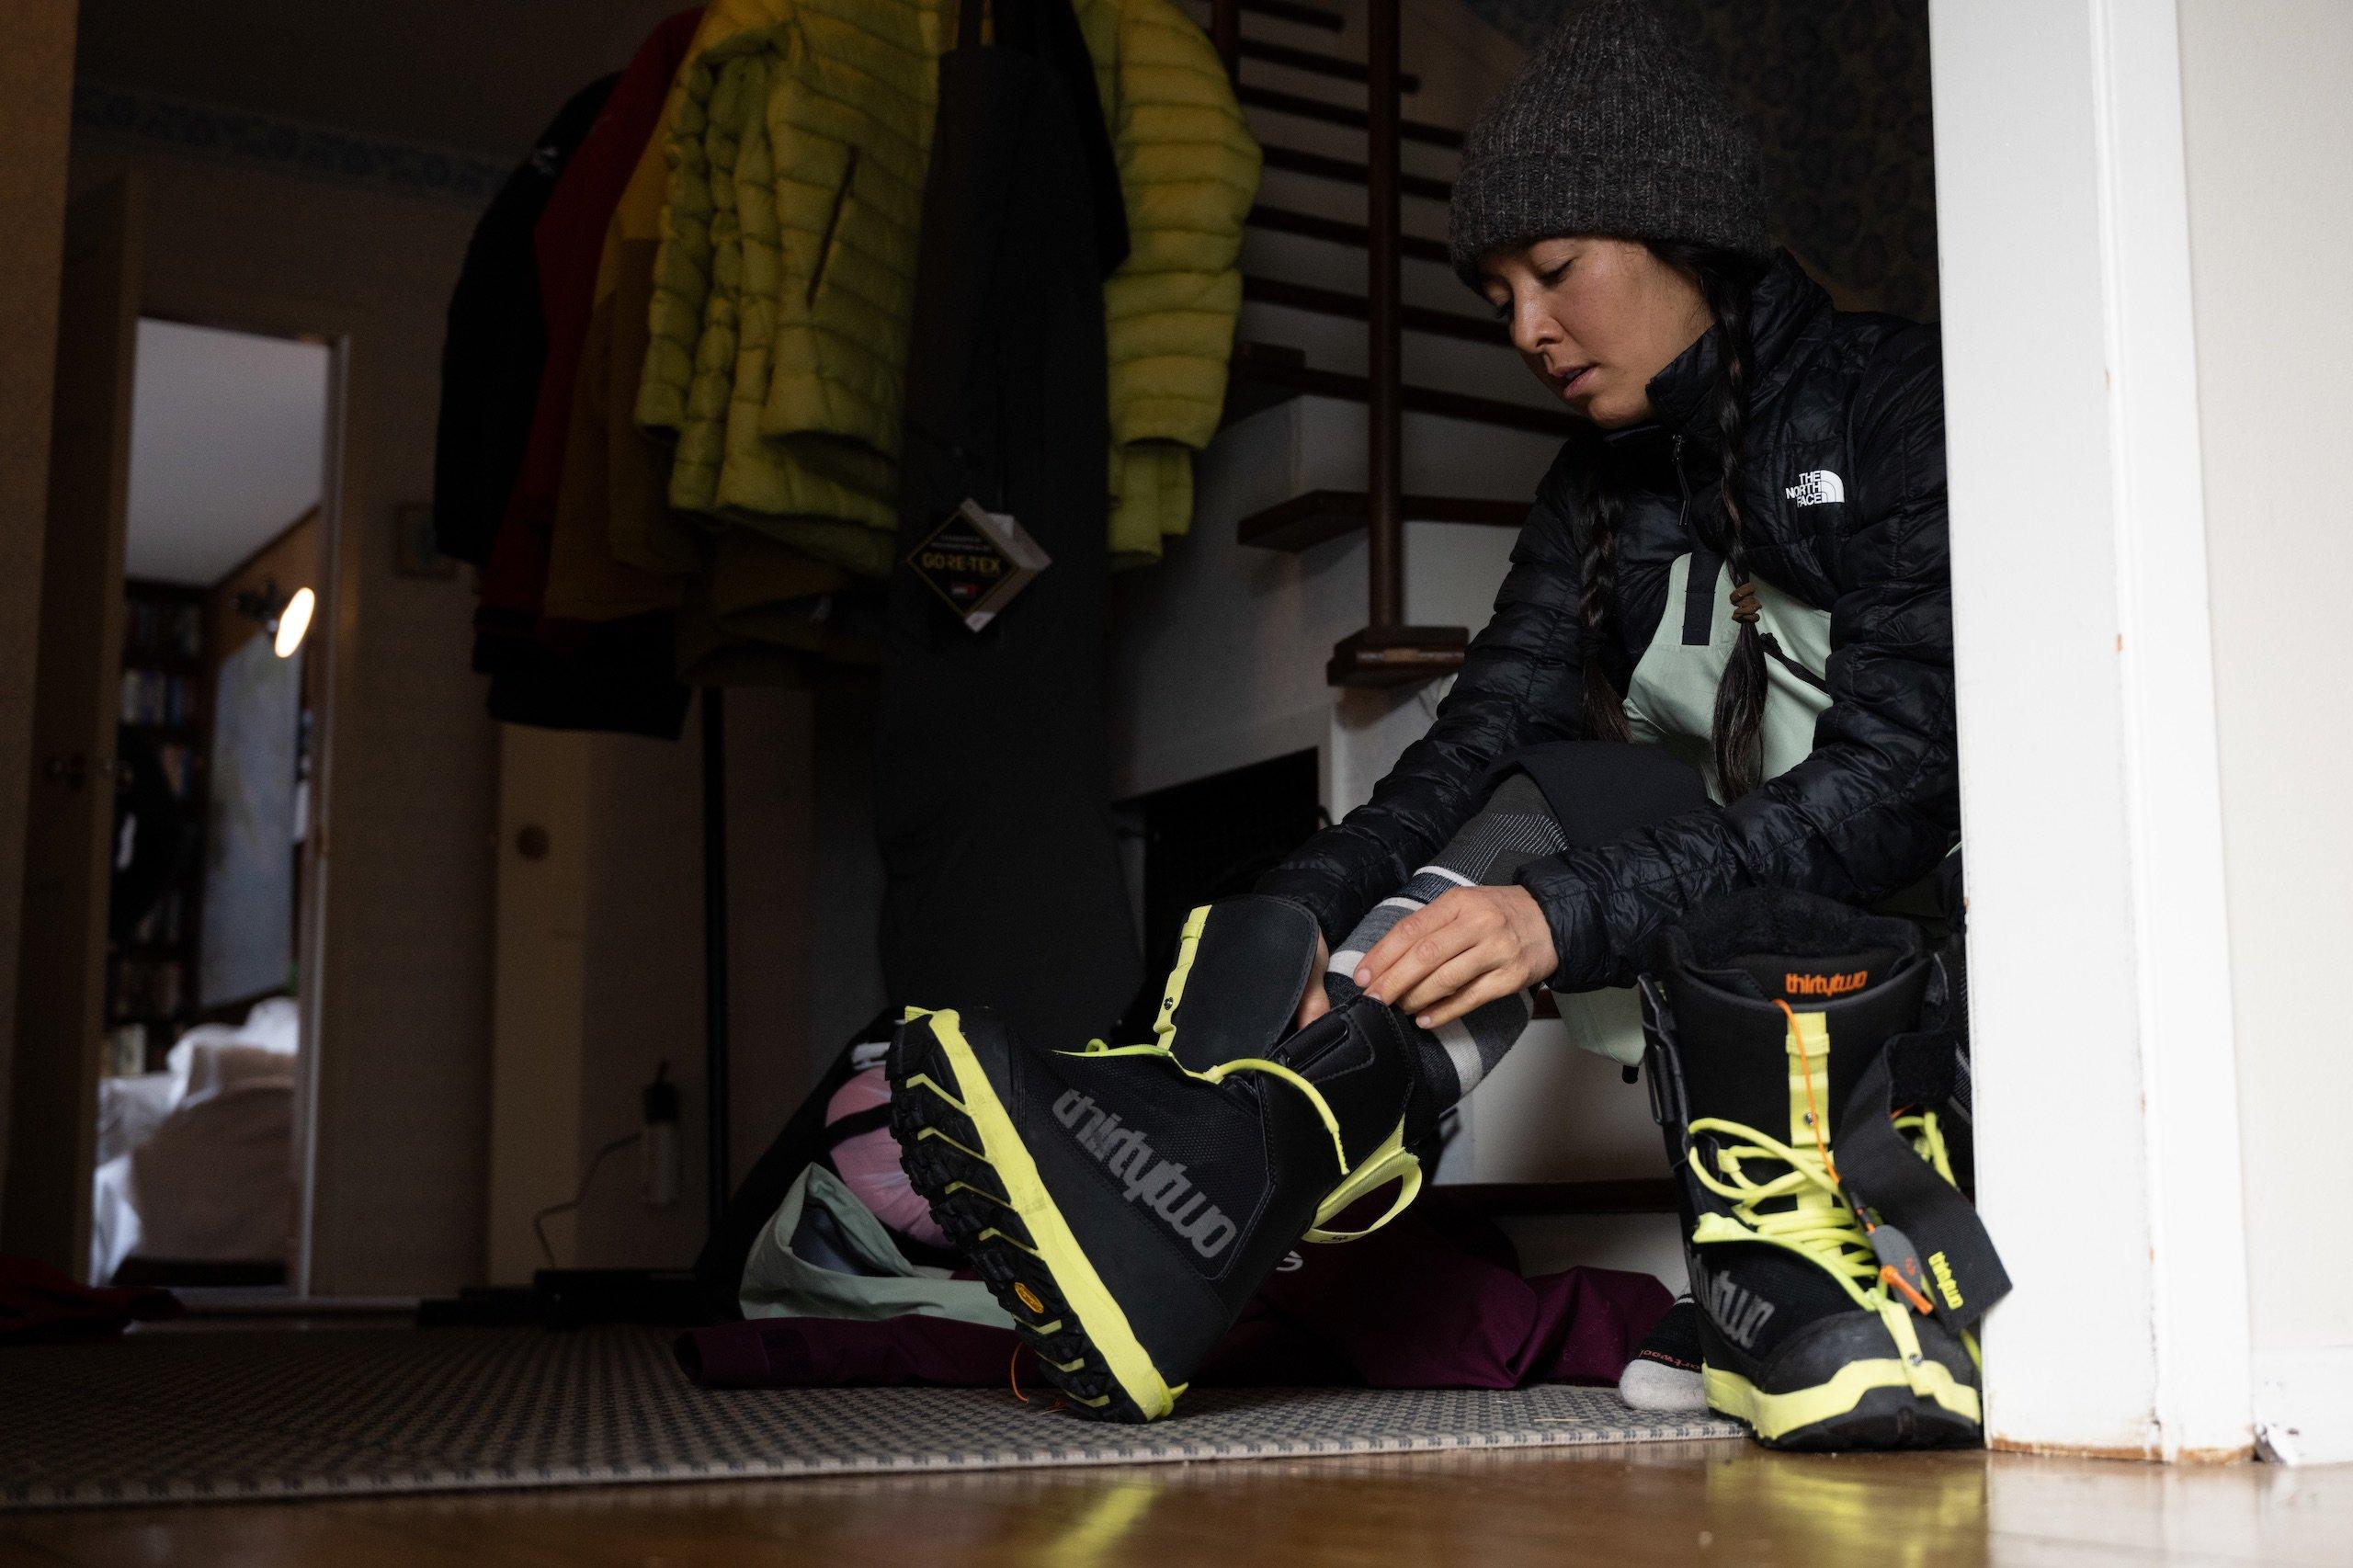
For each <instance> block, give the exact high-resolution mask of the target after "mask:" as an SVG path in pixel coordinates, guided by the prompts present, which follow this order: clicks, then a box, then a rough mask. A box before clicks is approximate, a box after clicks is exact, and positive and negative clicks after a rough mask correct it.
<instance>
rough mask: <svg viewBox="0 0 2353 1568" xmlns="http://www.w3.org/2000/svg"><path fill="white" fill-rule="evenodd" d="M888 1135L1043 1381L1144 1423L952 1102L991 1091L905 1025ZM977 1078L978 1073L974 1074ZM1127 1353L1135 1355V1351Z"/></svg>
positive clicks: (1094, 1411)
mask: <svg viewBox="0 0 2353 1568" xmlns="http://www.w3.org/2000/svg"><path fill="white" fill-rule="evenodd" d="M888 1072H889V1077H890V1080H891V1087H892V1096H891V1131H892V1133H893V1134H894V1135H895V1136H896V1137H897V1139H898V1141H899V1149H900V1164H901V1165H903V1166H904V1168H905V1170H906V1173H907V1176H908V1178H909V1180H911V1181H912V1182H913V1183H914V1184H915V1190H916V1191H917V1192H919V1193H921V1194H922V1195H923V1197H924V1199H925V1201H926V1202H927V1203H929V1204H930V1205H931V1213H932V1218H933V1219H934V1220H936V1221H938V1223H939V1227H940V1228H941V1229H942V1230H944V1231H946V1232H947V1233H948V1234H949V1238H950V1239H951V1240H953V1241H954V1242H955V1244H956V1245H957V1246H958V1247H959V1248H960V1249H961V1250H962V1251H963V1253H964V1254H965V1255H966V1256H969V1257H970V1258H971V1259H972V1266H973V1267H975V1268H977V1269H978V1270H979V1271H980V1274H981V1278H983V1280H985V1281H986V1282H987V1284H988V1288H989V1293H990V1294H991V1295H993V1296H995V1298H996V1300H997V1303H998V1304H999V1305H1000V1306H1002V1307H1004V1308H1005V1310H1006V1312H1007V1313H1008V1314H1009V1315H1010V1316H1011V1317H1012V1319H1013V1322H1014V1326H1015V1329H1016V1330H1017V1332H1018V1333H1019V1335H1020V1336H1021V1341H1022V1343H1023V1344H1024V1345H1026V1346H1029V1349H1030V1351H1031V1352H1032V1354H1033V1355H1034V1356H1035V1358H1036V1361H1035V1366H1036V1369H1037V1370H1038V1372H1039V1373H1040V1376H1042V1377H1043V1378H1044V1380H1045V1381H1048V1382H1049V1383H1051V1384H1052V1385H1053V1386H1054V1388H1055V1389H1056V1390H1058V1391H1059V1392H1061V1393H1062V1395H1063V1399H1064V1400H1065V1401H1066V1402H1067V1403H1068V1404H1069V1406H1070V1408H1071V1409H1073V1410H1074V1411H1075V1412H1076V1413H1077V1414H1079V1415H1085V1416H1088V1417H1090V1418H1093V1419H1096V1420H1104V1421H1129V1422H1143V1421H1150V1420H1152V1419H1154V1415H1158V1414H1165V1412H1147V1411H1145V1410H1144V1409H1142V1407H1141V1406H1140V1405H1138V1404H1137V1403H1136V1401H1135V1400H1134V1399H1133V1398H1132V1397H1131V1396H1130V1395H1129V1393H1128V1392H1127V1391H1126V1389H1125V1388H1123V1387H1122V1386H1121V1384H1120V1378H1119V1375H1118V1374H1117V1373H1116V1372H1115V1371H1114V1370H1113V1369H1112V1368H1111V1365H1110V1361H1109V1358H1108V1356H1107V1355H1106V1354H1105V1352H1104V1349H1103V1347H1101V1346H1097V1344H1096V1343H1095V1342H1094V1340H1093V1339H1092V1338H1091V1337H1090V1336H1089V1335H1088V1333H1087V1331H1086V1326H1085V1324H1083V1323H1082V1322H1081V1320H1080V1314H1079V1312H1077V1310H1076V1309H1075V1308H1074V1306H1073V1305H1072V1303H1071V1301H1070V1300H1069V1295H1068V1293H1067V1292H1066V1291H1065V1290H1063V1287H1062V1286H1061V1284H1059V1283H1058V1282H1057V1281H1056V1279H1055V1278H1054V1272H1053V1270H1052V1269H1051V1267H1048V1265H1047V1263H1046V1261H1045V1259H1044V1258H1043V1257H1041V1256H1039V1255H1040V1251H1041V1249H1040V1246H1039V1245H1038V1244H1037V1240H1036V1238H1035V1236H1034V1235H1033V1233H1032V1228H1033V1224H1035V1223H1036V1221H1035V1219H1034V1218H1033V1217H1032V1216H1029V1215H1025V1214H1024V1213H1022V1211H1021V1210H1019V1209H1018V1208H1017V1207H1016V1206H1015V1205H1014V1204H1013V1203H1012V1202H1011V1201H1010V1200H1009V1199H1008V1198H1007V1197H1006V1186H1007V1184H1006V1182H1005V1181H1004V1180H1003V1179H1002V1178H1001V1177H1000V1176H999V1175H998V1173H997V1171H996V1169H995V1166H994V1165H992V1164H991V1163H990V1159H989V1154H990V1149H989V1142H988V1140H987V1139H986V1137H985V1136H984V1135H983V1132H982V1131H981V1129H980V1128H979V1127H978V1126H976V1125H975V1124H974V1121H973V1119H972V1117H971V1116H969V1115H967V1114H966V1113H965V1111H964V1110H962V1109H961V1108H959V1105H958V1104H957V1103H956V1102H955V1101H951V1100H950V1099H949V1095H954V1096H957V1097H958V1099H959V1100H961V1101H962V1102H963V1103H964V1104H967V1105H969V1104H972V1096H977V1095H985V1096H989V1097H990V1098H991V1099H992V1100H995V1090H994V1089H993V1088H992V1087H991V1086H990V1085H988V1083H987V1082H986V1080H985V1079H984V1078H983V1079H981V1080H980V1081H978V1082H973V1081H972V1080H971V1079H970V1078H968V1077H967V1076H966V1075H965V1074H960V1073H958V1072H957V1070H956V1067H955V1065H954V1063H953V1062H951V1061H950V1060H949V1054H948V1052H947V1051H946V1050H945V1049H944V1048H943V1047H942V1046H941V1044H940V1042H939V1040H938V1039H937V1038H936V1036H935V1034H934V1032H933V1029H932V1028H915V1027H914V1026H913V1025H912V1024H910V1025H908V1026H905V1027H904V1028H901V1029H900V1031H899V1034H898V1038H897V1039H896V1040H894V1041H893V1042H892V1047H891V1052H890V1056H889V1058H888ZM975 1076H977V1075H975ZM1133 1353H1136V1354H1141V1347H1140V1346H1137V1347H1134V1350H1133Z"/></svg>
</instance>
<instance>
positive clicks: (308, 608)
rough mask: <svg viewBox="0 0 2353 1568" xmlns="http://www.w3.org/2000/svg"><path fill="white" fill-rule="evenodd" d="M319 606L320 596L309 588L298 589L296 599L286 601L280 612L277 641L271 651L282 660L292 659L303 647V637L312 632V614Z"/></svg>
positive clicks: (273, 643) (271, 646)
mask: <svg viewBox="0 0 2353 1568" xmlns="http://www.w3.org/2000/svg"><path fill="white" fill-rule="evenodd" d="M318 606H319V597H318V595H316V594H314V593H313V592H311V590H310V589H308V588H297V589H295V590H294V597H292V598H290V599H289V600H287V601H286V608H284V609H282V610H280V611H279V612H278V631H277V633H276V637H277V640H276V641H275V642H272V643H271V644H270V651H271V652H272V653H276V654H277V655H278V657H279V658H281V659H290V658H292V657H293V656H294V650H295V649H297V648H300V647H301V645H302V636H303V634H304V633H305V632H307V631H310V630H311V612H312V611H313V610H314V609H316V608H318Z"/></svg>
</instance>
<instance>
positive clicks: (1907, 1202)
mask: <svg viewBox="0 0 2353 1568" xmlns="http://www.w3.org/2000/svg"><path fill="white" fill-rule="evenodd" d="M1954 1049H1955V1041H1954V1040H1953V1037H1952V1035H1951V1034H1949V1032H1947V1031H1945V1030H1942V1029H1937V1030H1928V1031H1924V1032H1919V1033H1914V1034H1904V1035H1897V1036H1895V1037H1894V1038H1893V1039H1892V1040H1889V1041H1888V1042H1887V1048H1886V1049H1885V1050H1884V1051H1881V1052H1880V1054H1879V1056H1878V1058H1877V1059H1876V1060H1874V1061H1873V1062H1871V1064H1870V1068H1869V1070H1867V1071H1866V1072H1865V1073H1864V1074H1863V1075H1862V1078H1861V1079H1860V1080H1859V1082H1858V1083H1857V1084H1856V1085H1855V1087H1854V1091H1853V1093H1852V1094H1851V1095H1850V1096H1848V1098H1847V1105H1846V1108H1845V1112H1844V1114H1843V1115H1842V1116H1841V1118H1840V1119H1839V1123H1838V1128H1837V1133H1836V1138H1835V1139H1834V1140H1833V1142H1834V1143H1835V1144H1836V1148H1837V1151H1838V1153H1837V1159H1838V1177H1839V1184H1840V1186H1842V1187H1844V1188H1845V1189H1846V1192H1847V1202H1848V1203H1849V1204H1851V1205H1852V1206H1853V1208H1854V1210H1855V1212H1856V1213H1857V1214H1858V1215H1859V1216H1860V1217H1862V1218H1863V1219H1864V1220H1865V1221H1866V1222H1867V1223H1868V1224H1869V1226H1870V1237H1871V1245H1872V1248H1873V1250H1874V1251H1876V1252H1877V1253H1878V1254H1879V1257H1880V1261H1881V1264H1882V1265H1884V1266H1885V1267H1887V1268H1888V1269H1890V1270H1891V1271H1893V1273H1894V1274H1895V1275H1896V1277H1897V1278H1899V1279H1900V1280H1901V1281H1902V1283H1903V1286H1904V1295H1905V1296H1907V1297H1908V1298H1911V1299H1913V1300H1914V1301H1915V1306H1916V1305H1917V1304H1918V1302H1919V1301H1926V1302H1927V1303H1928V1308H1929V1312H1930V1313H1931V1315H1932V1316H1934V1317H1935V1318H1936V1319H1937V1321H1938V1322H1939V1323H1941V1324H1944V1325H1945V1326H1946V1327H1947V1328H1949V1329H1950V1330H1951V1331H1952V1332H1953V1333H1955V1334H1960V1333H1961V1332H1962V1331H1964V1330H1966V1329H1968V1328H1970V1327H1971V1326H1972V1325H1973V1324H1975V1323H1976V1322H1977V1320H1978V1319H1979V1318H1981V1317H1983V1316H1984V1314H1985V1309H1986V1308H1988V1307H1990V1306H1992V1305H1993V1304H1994V1303H1995V1301H2000V1300H2001V1299H2002V1298H2003V1297H2004V1296H2006V1295H2007V1294H2008V1293H2009V1290H2010V1277H2009V1273H2008V1271H2007V1270H2006V1269H2005V1268H2004V1267H2002V1260H2001V1257H2000V1256H1999V1255H1998V1254H1997V1253H1995V1250H1994V1239H1993V1237H1992V1236H1990V1235H1988V1234H1987V1233H1986V1231H1985V1225H1984V1221H1982V1220H1980V1219H1979V1218H1978V1217H1977V1209H1976V1206H1975V1205H1973V1204H1972V1203H1971V1202H1970V1201H1969V1199H1967V1198H1966V1197H1964V1196H1963V1195H1962V1193H1961V1189H1960V1188H1959V1187H1955V1186H1953V1185H1952V1183H1950V1182H1949V1181H1947V1180H1946V1179H1945V1178H1944V1177H1943V1176H1941V1175H1939V1174H1938V1171H1937V1169H1936V1167H1935V1166H1934V1165H1930V1164H1929V1163H1928V1162H1927V1160H1925V1159H1923V1158H1921V1156H1920V1152H1919V1151H1918V1150H1917V1149H1915V1148H1914V1147H1913V1146H1912V1143H1911V1142H1910V1141H1909V1140H1908V1139H1906V1138H1905V1137H1904V1134H1903V1133H1902V1132H1901V1131H1898V1130H1897V1128H1896V1126H1895V1121H1894V1115H1895V1110H1896V1107H1897V1105H1898V1103H1899V1099H1900V1103H1902V1104H1904V1105H1907V1106H1908V1105H1920V1106H1923V1107H1933V1106H1935V1105H1937V1104H1938V1103H1940V1101H1941V1099H1942V1093H1941V1092H1940V1091H1939V1090H1938V1082H1939V1081H1940V1080H1941V1081H1942V1082H1944V1083H1945V1084H1947V1085H1949V1080H1950V1075H1951V1067H1950V1062H1951V1060H1952V1054H1953V1051H1954ZM1940 1063H1941V1065H1939V1064H1940ZM1899 1083H1900V1084H1902V1085H1903V1086H1904V1090H1905V1091H1906V1092H1905V1093H1904V1094H1903V1095H1902V1096H1898V1094H1897V1085H1898V1084H1899Z"/></svg>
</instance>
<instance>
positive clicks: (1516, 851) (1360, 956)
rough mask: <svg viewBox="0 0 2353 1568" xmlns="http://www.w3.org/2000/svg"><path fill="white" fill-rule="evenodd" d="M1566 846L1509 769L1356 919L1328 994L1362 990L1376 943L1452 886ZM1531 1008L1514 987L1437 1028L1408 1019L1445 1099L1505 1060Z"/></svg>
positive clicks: (1521, 778) (1494, 883) (1329, 977)
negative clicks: (1419, 863) (1467, 816)
mask: <svg viewBox="0 0 2353 1568" xmlns="http://www.w3.org/2000/svg"><path fill="white" fill-rule="evenodd" d="M1567 847H1568V840H1567V839H1566V838H1564V837H1563V836H1562V833H1561V827H1560V824H1559V823H1557V822H1556V821H1555V820H1554V819H1553V816H1552V811H1551V809H1550V808H1549V807H1547V806H1546V805H1545V803H1544V792H1543V791H1542V790H1540V789H1539V788H1538V787H1537V784H1536V781H1535V780H1534V779H1533V778H1529V776H1528V775H1527V774H1525V773H1514V774H1511V775H1510V776H1509V777H1507V778H1505V779H1504V781H1503V782H1502V783H1500V784H1498V785H1497V786H1495V790H1494V792H1493V793H1492V794H1490V795H1489V796H1488V797H1487V801H1486V804H1485V805H1483V806H1482V807H1481V808H1480V810H1479V812H1478V813H1477V814H1476V815H1474V816H1473V817H1472V819H1471V820H1470V821H1469V822H1468V823H1465V824H1463V826H1462V829H1461V832H1459V833H1457V834H1456V835H1454V837H1453V838H1451V839H1450V840H1449V841H1448V843H1447V846H1446V847H1445V848H1443V849H1441V850H1439V851H1438V854H1437V855H1436V856H1434V857H1432V858H1431V860H1430V862H1429V864H1428V865H1427V866H1424V867H1422V868H1421V869H1419V870H1417V871H1415V873H1414V874H1413V876H1412V877H1410V878H1409V879H1407V881H1406V882H1405V885H1404V887H1402V888H1400V889H1398V890H1397V892H1394V893H1392V894H1391V895H1390V896H1389V897H1387V898H1384V899H1382V900H1381V902H1380V903H1376V904H1374V905H1373V906H1372V908H1371V909H1370V910H1368V911H1367V912H1366V913H1365V916H1364V918H1363V919H1361V920H1359V921H1358V922H1357V924H1356V927H1355V929H1353V930H1351V931H1350V932H1349V933H1348V935H1347V939H1346V940H1344V941H1343V942H1342V943H1341V944H1340V949H1339V951H1337V952H1336V953H1334V954H1333V955H1332V962H1331V967H1330V968H1329V969H1328V970H1326V971H1325V972H1324V994H1325V995H1326V996H1328V997H1330V998H1331V1001H1332V1005H1333V1006H1336V1007H1337V1006H1345V1005H1346V1004H1347V1003H1348V1002H1349V1001H1351V1000H1353V999H1354V998H1355V997H1356V996H1357V995H1358V994H1359V992H1358V986H1357V983H1356V981H1355V979H1354V978H1353V977H1354V976H1355V974H1356V971H1357V966H1358V964H1360V963H1362V962H1363V961H1364V956H1365V954H1367V953H1368V952H1370V951H1371V950H1372V948H1373V944H1375V943H1376V942H1379V941H1380V940H1381V937H1385V936H1387V935H1388V934H1389V930H1390V927H1392V926H1395V925H1396V924H1397V922H1399V921H1400V920H1403V919H1404V918H1405V916H1407V915H1411V914H1413V913H1414V912H1415V910H1417V909H1420V908H1423V907H1424V906H1425V905H1427V904H1428V903H1430V902H1431V901H1432V900H1434V899H1436V898H1437V897H1438V895H1439V894H1440V893H1443V892H1446V891H1447V890H1448V889H1449V888H1455V887H1502V886H1506V885H1507V884H1509V882H1510V881H1511V879H1512V873H1513V872H1514V871H1517V870H1518V869H1520V867H1522V866H1524V865H1526V864H1527V863H1528V862H1529V861H1530V860H1533V859H1536V858H1539V857H1540V856H1545V855H1557V854H1559V853H1560V852H1561V851H1562V850H1563V849H1565V848H1567ZM1533 1008H1534V1003H1533V1001H1532V1000H1531V999H1530V996H1529V993H1527V992H1525V991H1515V992H1513V993H1512V994H1510V995H1508V996H1498V997H1496V998H1495V1000H1494V1001H1492V1002H1487V1003H1484V1004H1483V1005H1482V1006H1477V1007H1474V1008H1472V1010H1471V1011H1470V1012H1468V1013H1465V1014H1464V1015H1463V1016H1462V1017H1459V1018H1456V1019H1453V1020H1452V1021H1450V1022H1449V1023H1443V1024H1440V1025H1439V1026H1438V1028H1436V1029H1423V1028H1419V1027H1418V1026H1416V1025H1415V1024H1414V1023H1413V1021H1412V1020H1411V1019H1410V1018H1407V1019H1406V1020H1405V1027H1406V1028H1407V1029H1409V1030H1410V1031H1411V1032H1412V1033H1413V1034H1414V1035H1415V1039H1416V1043H1417V1044H1420V1045H1422V1046H1423V1047H1424V1051H1425V1055H1426V1057H1427V1060H1426V1062H1424V1075H1425V1076H1426V1077H1427V1080H1428V1081H1429V1083H1430V1085H1431V1087H1432V1088H1433V1089H1434V1090H1436V1091H1437V1092H1438V1098H1439V1102H1440V1104H1441V1105H1451V1104H1453V1103H1454V1102H1455V1101H1457V1100H1459V1099H1461V1097H1462V1096H1465V1095H1467V1094H1469V1093H1470V1092H1471V1091H1472V1088H1473V1087H1474V1086H1476V1085H1477V1084H1478V1082H1479V1080H1480V1079H1482V1078H1483V1077H1485V1076H1486V1075H1487V1072H1488V1070H1489V1069H1490V1068H1492V1067H1494V1066H1495V1063H1496V1062H1500V1061H1501V1060H1503V1054H1504V1052H1505V1051H1508V1050H1510V1049H1511V1046H1512V1042H1513V1041H1514V1040H1518V1038H1519V1037H1520V1034H1521V1032H1522V1031H1523V1030H1525V1029H1526V1028H1528V1020H1529V1017H1531V1016H1532V1013H1533ZM1400 1016H1401V1017H1403V1015H1400Z"/></svg>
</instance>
